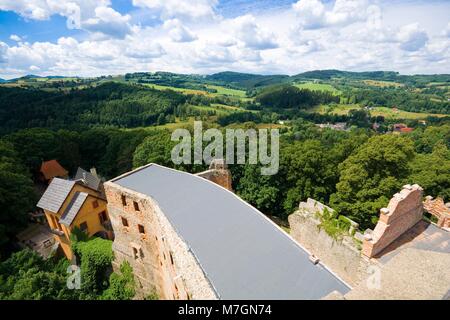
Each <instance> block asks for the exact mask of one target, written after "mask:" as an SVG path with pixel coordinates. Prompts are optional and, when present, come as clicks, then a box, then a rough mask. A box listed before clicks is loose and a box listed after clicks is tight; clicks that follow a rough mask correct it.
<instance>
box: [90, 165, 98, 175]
mask: <svg viewBox="0 0 450 320" xmlns="http://www.w3.org/2000/svg"><path fill="white" fill-rule="evenodd" d="M90 171H91V174H92V175H93V176H94V177H96V178H98V175H97V169H95V167H92V168H91V170H90Z"/></svg>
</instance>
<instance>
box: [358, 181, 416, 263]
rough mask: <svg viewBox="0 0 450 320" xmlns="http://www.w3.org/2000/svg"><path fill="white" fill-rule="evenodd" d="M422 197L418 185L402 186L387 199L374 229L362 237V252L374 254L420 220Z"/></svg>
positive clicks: (370, 255)
mask: <svg viewBox="0 0 450 320" xmlns="http://www.w3.org/2000/svg"><path fill="white" fill-rule="evenodd" d="M422 197H423V189H422V188H421V187H420V186H419V185H417V184H415V185H412V186H411V185H405V186H403V189H402V190H401V191H400V192H399V193H396V194H395V195H394V196H393V197H392V199H391V201H389V205H388V207H387V208H382V209H381V210H380V213H381V214H380V218H379V220H378V223H377V225H376V227H375V229H374V230H373V232H371V233H368V234H366V235H365V237H364V242H363V249H362V254H363V255H365V256H367V257H369V258H372V257H374V256H376V255H377V254H379V253H380V252H381V251H382V250H383V249H384V248H386V247H387V246H388V245H389V244H391V243H392V242H393V241H394V240H395V239H397V238H398V237H399V236H401V235H402V234H403V233H405V232H406V231H408V230H409V229H411V228H412V227H413V226H414V225H415V224H416V223H418V222H419V221H420V220H422V216H423V204H422Z"/></svg>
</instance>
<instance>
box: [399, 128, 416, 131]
mask: <svg viewBox="0 0 450 320" xmlns="http://www.w3.org/2000/svg"><path fill="white" fill-rule="evenodd" d="M413 131H414V129H413V128H400V132H413Z"/></svg>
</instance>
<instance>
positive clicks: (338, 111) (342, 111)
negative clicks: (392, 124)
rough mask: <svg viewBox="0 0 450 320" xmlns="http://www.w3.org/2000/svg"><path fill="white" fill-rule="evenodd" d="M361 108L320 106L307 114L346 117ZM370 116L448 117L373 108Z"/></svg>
mask: <svg viewBox="0 0 450 320" xmlns="http://www.w3.org/2000/svg"><path fill="white" fill-rule="evenodd" d="M360 108H361V106H360V105H358V104H337V105H320V106H316V107H314V108H311V109H309V111H308V112H311V113H319V114H326V113H330V114H335V115H347V114H348V113H349V112H350V110H354V109H360ZM370 114H371V115H372V116H374V117H376V116H383V117H385V118H386V119H392V120H396V119H408V120H424V119H426V118H427V117H438V118H444V117H448V115H445V114H433V113H418V112H408V111H403V110H397V111H394V110H393V109H391V108H387V107H375V108H372V109H371V110H370Z"/></svg>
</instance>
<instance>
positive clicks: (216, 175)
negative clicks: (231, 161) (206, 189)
mask: <svg viewBox="0 0 450 320" xmlns="http://www.w3.org/2000/svg"><path fill="white" fill-rule="evenodd" d="M196 175H197V176H199V177H202V178H204V179H206V180H209V181H212V182H214V183H216V184H218V185H219V186H222V187H224V188H225V189H228V190H230V191H233V188H232V186H231V172H230V171H229V170H216V169H212V170H207V171H204V172H200V173H197V174H196Z"/></svg>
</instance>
